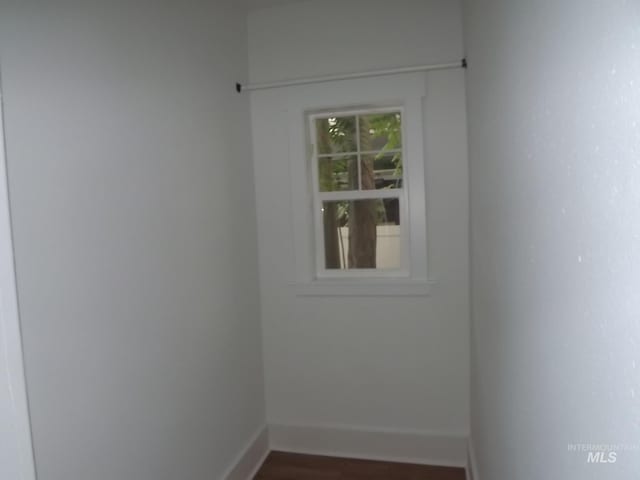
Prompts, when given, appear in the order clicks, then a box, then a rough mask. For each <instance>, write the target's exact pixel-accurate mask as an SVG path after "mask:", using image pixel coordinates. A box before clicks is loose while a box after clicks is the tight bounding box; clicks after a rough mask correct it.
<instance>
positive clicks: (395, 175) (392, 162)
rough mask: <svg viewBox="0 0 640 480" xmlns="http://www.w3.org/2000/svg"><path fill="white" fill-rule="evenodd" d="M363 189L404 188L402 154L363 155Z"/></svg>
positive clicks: (361, 168) (361, 164) (361, 170)
mask: <svg viewBox="0 0 640 480" xmlns="http://www.w3.org/2000/svg"><path fill="white" fill-rule="evenodd" d="M360 162H361V163H360V172H361V174H362V189H363V190H376V189H378V190H379V189H382V188H402V155H401V154H400V153H396V154H394V153H388V154H384V155H383V154H379V155H363V156H362V160H361V161H360Z"/></svg>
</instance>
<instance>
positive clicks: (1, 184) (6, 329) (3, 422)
mask: <svg viewBox="0 0 640 480" xmlns="http://www.w3.org/2000/svg"><path fill="white" fill-rule="evenodd" d="M0 93H1V92H0ZM1 99H2V96H1V94H0V478H2V479H5V478H6V479H15V480H35V467H34V460H33V446H32V444H31V427H30V424H29V410H28V404H27V396H26V393H27V392H26V387H25V377H24V362H23V354H22V341H21V336H20V321H19V318H18V299H17V292H16V283H15V268H14V262H13V247H12V243H11V225H10V218H9V217H10V215H9V194H8V191H7V164H6V159H5V153H4V152H5V148H4V147H5V145H4V133H3V132H4V128H3V125H2V123H3V122H2V104H1Z"/></svg>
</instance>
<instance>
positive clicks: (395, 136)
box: [359, 112, 402, 152]
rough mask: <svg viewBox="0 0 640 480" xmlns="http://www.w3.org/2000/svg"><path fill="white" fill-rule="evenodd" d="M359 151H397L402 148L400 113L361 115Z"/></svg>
mask: <svg viewBox="0 0 640 480" xmlns="http://www.w3.org/2000/svg"><path fill="white" fill-rule="evenodd" d="M359 121H360V151H363V152H366V151H380V150H399V149H401V148H402V117H401V115H400V112H391V113H374V114H370V115H361V116H360V118H359Z"/></svg>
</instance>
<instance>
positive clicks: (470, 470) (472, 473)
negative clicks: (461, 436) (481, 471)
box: [467, 437, 480, 480]
mask: <svg viewBox="0 0 640 480" xmlns="http://www.w3.org/2000/svg"><path fill="white" fill-rule="evenodd" d="M467 480H480V477H479V476H478V462H477V461H476V450H475V448H474V447H473V439H472V438H471V437H469V443H468V447H467Z"/></svg>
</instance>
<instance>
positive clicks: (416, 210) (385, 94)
mask: <svg viewBox="0 0 640 480" xmlns="http://www.w3.org/2000/svg"><path fill="white" fill-rule="evenodd" d="M425 95H426V76H425V74H424V73H408V74H400V75H392V76H385V77H377V78H367V79H357V80H355V79H354V80H345V81H336V82H331V83H327V84H318V85H301V86H296V87H290V88H289V89H288V92H287V99H286V104H285V105H284V106H283V113H284V115H285V117H286V118H287V122H286V123H285V124H284V125H283V128H284V130H285V131H286V133H287V136H288V156H289V162H290V163H289V165H290V170H289V185H290V188H291V190H290V192H291V198H292V208H293V210H292V212H291V213H292V221H291V227H292V229H293V231H292V232H291V233H292V235H293V239H294V243H293V247H294V257H295V259H294V262H292V275H293V278H292V281H291V282H290V285H292V286H295V287H296V288H295V293H296V295H299V296H308V295H314V296H315V295H318V296H363V295H365V296H366V295H376V296H424V295H428V294H429V290H430V285H431V284H433V283H434V282H433V281H431V280H429V279H428V275H427V231H426V227H427V209H426V208H427V205H426V177H425V168H426V165H425V164H426V161H425V160H426V159H425V156H424V152H425V147H424V135H425V133H424V129H425V118H426V117H425V113H424V105H425ZM399 106H401V107H402V108H403V111H404V125H403V133H404V134H405V138H406V141H405V140H403V148H404V152H405V153H404V157H403V162H404V166H403V168H407V169H409V170H411V175H405V176H404V178H403V186H404V188H405V189H406V191H407V195H408V198H409V202H407V203H408V204H407V210H408V213H407V218H409V222H408V223H407V225H410V233H409V235H408V236H407V238H408V242H409V248H408V249H407V253H408V256H409V258H410V262H409V266H410V270H409V274H408V276H404V277H398V276H394V277H389V276H386V277H380V276H379V277H372V276H367V277H343V278H335V277H332V278H321V277H319V276H318V275H317V273H316V267H315V264H316V263H315V262H316V255H315V252H316V246H315V244H314V236H315V232H314V222H313V218H314V216H313V208H314V207H313V188H314V186H313V184H312V183H311V174H310V170H309V169H310V168H311V167H312V163H311V156H312V154H313V152H312V150H311V142H310V141H309V138H308V137H309V136H308V132H309V129H308V126H307V125H308V124H307V117H308V115H309V113H319V114H321V113H327V112H332V111H334V112H335V111H339V112H345V111H348V110H349V108H351V109H354V110H360V109H363V108H364V109H369V108H378V107H382V108H384V107H390V108H392V109H397V108H398V107H399Z"/></svg>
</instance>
